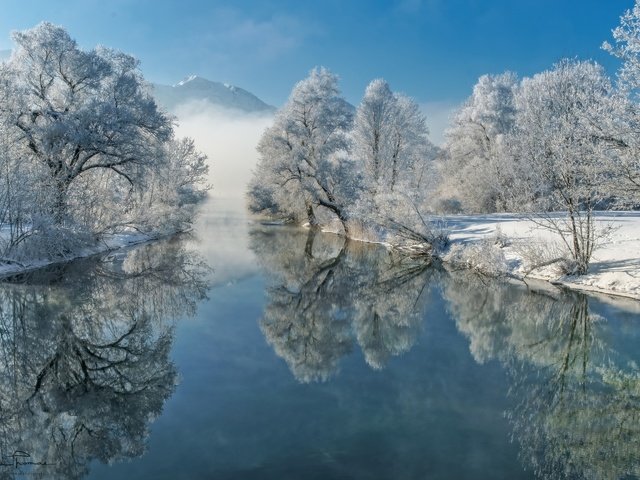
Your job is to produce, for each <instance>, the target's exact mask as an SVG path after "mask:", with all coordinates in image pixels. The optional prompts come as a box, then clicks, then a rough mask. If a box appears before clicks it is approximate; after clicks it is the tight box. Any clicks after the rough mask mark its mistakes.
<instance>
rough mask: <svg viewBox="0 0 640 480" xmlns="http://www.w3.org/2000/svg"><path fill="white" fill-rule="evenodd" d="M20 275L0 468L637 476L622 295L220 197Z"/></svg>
mask: <svg viewBox="0 0 640 480" xmlns="http://www.w3.org/2000/svg"><path fill="white" fill-rule="evenodd" d="M211 269H213V271H211ZM19 280H20V281H19V282H17V283H5V284H2V285H0V322H1V324H0V362H1V363H0V365H1V367H0V381H1V382H2V388H1V389H0V454H1V455H2V461H1V462H0V463H1V465H0V478H33V477H34V476H35V477H38V478H94V479H109V478H119V479H125V478H127V479H138V478H140V479H142V478H144V479H147V478H149V479H183V478H184V479H200V478H203V479H204V478H212V479H245V478H246V479H299V478H304V479H351V478H354V479H423V478H430V479H465V478H468V479H484V478H486V479H501V478H504V479H520V478H590V479H600V478H606V479H614V478H636V477H635V476H637V475H639V474H640V448H639V447H640V418H639V417H640V415H639V413H640V371H639V367H638V363H640V359H639V357H640V350H639V349H638V346H639V345H640V314H639V313H638V307H637V305H633V303H632V302H630V303H629V304H627V305H625V304H615V305H614V304H612V303H611V302H603V301H599V300H597V299H594V298H590V297H585V296H583V295H579V294H575V293H572V294H568V293H562V292H559V291H551V290H547V291H541V290H537V291H527V290H526V289H525V288H523V287H522V286H514V285H507V284H503V283H498V282H495V281H491V280H487V279H483V278H480V277H477V276H474V275H472V274H470V273H468V272H448V271H446V270H444V269H442V268H435V267H432V266H429V265H425V264H423V263H422V262H421V261H419V260H410V259H406V258H400V257H398V256H396V255H393V254H390V253H389V252H387V251H386V250H384V249H381V248H378V247H375V246H370V245H363V244H358V243H357V242H345V241H344V240H343V239H341V238H339V237H336V236H331V235H322V234H317V235H315V236H314V235H311V234H309V233H308V232H305V231H300V230H295V229H290V228H286V227H275V226H272V227H267V226H259V225H253V226H252V225H248V224H247V222H246V219H244V218H243V217H242V215H241V214H239V213H238V212H234V211H230V210H228V209H227V208H225V204H221V202H218V203H217V204H216V205H214V206H213V207H212V208H210V209H208V211H207V213H206V214H205V215H204V216H203V218H202V219H201V221H200V224H199V226H198V229H197V232H196V235H195V238H187V237H184V238H178V239H173V240H171V241H166V242H160V243H157V244H153V245H148V246H145V247H142V248H138V249H135V250H130V251H128V252H119V253H117V254H112V255H109V256H107V257H106V258H103V259H100V260H96V259H94V260H90V261H85V262H78V263H75V264H73V265H69V266H67V267H64V268H59V269H52V270H51V271H49V272H46V273H42V274H38V275H33V276H31V277H29V278H23V279H19Z"/></svg>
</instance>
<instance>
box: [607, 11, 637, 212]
mask: <svg viewBox="0 0 640 480" xmlns="http://www.w3.org/2000/svg"><path fill="white" fill-rule="evenodd" d="M613 39H614V44H613V45H612V44H610V43H609V42H604V44H603V48H604V49H605V50H606V51H608V52H609V53H611V54H612V55H614V56H615V57H618V58H619V59H620V60H622V66H621V67H620V69H619V71H618V86H619V87H620V90H621V93H622V95H621V98H619V101H620V102H621V104H620V105H619V108H618V109H616V110H615V113H614V114H613V115H610V116H609V117H608V118H609V119H610V125H609V127H610V129H609V131H608V132H607V134H605V135H604V137H605V138H606V139H608V140H609V141H610V144H611V146H612V147H613V148H614V149H615V153H616V155H614V156H613V159H614V162H613V165H612V170H613V171H614V172H615V173H617V175H616V178H615V182H614V185H613V187H614V189H615V194H616V195H617V196H618V197H619V198H621V200H623V201H624V202H627V203H628V202H636V203H637V202H640V143H639V142H638V135H637V132H638V131H639V129H640V103H639V101H640V96H639V92H640V3H639V2H638V1H636V3H635V5H634V6H633V8H632V9H630V10H627V11H625V13H624V14H623V15H622V16H621V17H620V25H619V26H618V27H616V28H615V29H614V30H613Z"/></svg>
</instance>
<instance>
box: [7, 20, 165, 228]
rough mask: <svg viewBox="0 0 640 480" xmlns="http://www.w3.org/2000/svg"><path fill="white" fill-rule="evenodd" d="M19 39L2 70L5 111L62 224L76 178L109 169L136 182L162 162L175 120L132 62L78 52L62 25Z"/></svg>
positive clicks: (101, 51)
mask: <svg viewBox="0 0 640 480" xmlns="http://www.w3.org/2000/svg"><path fill="white" fill-rule="evenodd" d="M14 40H15V42H16V49H15V51H14V54H13V56H12V57H11V59H10V60H9V61H8V62H6V63H5V64H3V65H2V68H3V69H6V70H8V72H9V78H10V81H9V82H8V85H6V87H9V88H11V92H10V93H11V98H12V101H10V102H9V103H8V104H7V103H6V104H4V105H3V107H2V109H1V110H0V114H1V115H2V116H3V117H5V118H7V117H8V121H9V122H11V124H13V125H14V126H15V127H16V128H17V129H18V130H20V132H21V133H22V138H21V139H20V141H21V142H22V143H24V144H25V145H26V146H27V147H28V151H29V154H30V156H31V157H32V158H33V159H34V160H35V161H37V162H38V163H40V164H41V165H43V166H44V167H45V168H46V169H47V171H48V174H49V175H48V176H49V179H50V181H49V185H47V187H49V188H51V189H52V193H53V195H54V198H55V200H54V202H53V208H54V212H53V213H54V215H55V217H56V221H57V222H58V223H62V222H63V221H64V220H65V216H66V214H67V207H68V195H69V189H70V186H71V185H72V183H73V182H74V181H75V180H76V179H77V178H79V177H80V176H82V175H88V174H89V173H90V172H92V171H93V170H96V169H105V170H109V171H110V172H111V173H113V174H114V175H117V176H118V177H120V178H122V179H124V180H125V181H126V182H128V183H130V184H135V182H136V181H137V179H138V178H139V176H140V172H141V170H142V169H143V168H144V167H147V166H149V165H152V164H153V163H154V162H155V161H156V160H157V159H156V157H155V155H154V153H155V150H154V147H155V145H156V143H157V142H158V141H160V142H162V141H165V140H168V139H169V138H170V135H171V123H170V120H169V118H168V117H167V116H166V115H164V114H163V113H162V112H160V111H159V110H158V108H157V106H156V104H155V102H154V100H153V99H152V98H151V96H150V95H149V93H148V92H147V90H146V88H145V84H144V81H143V80H142V76H141V74H140V72H139V70H138V61H137V60H135V59H134V58H133V57H130V56H129V55H126V54H123V53H120V52H117V51H114V50H110V49H107V48H103V47H98V48H96V49H93V50H90V51H84V50H81V49H80V48H79V47H78V46H77V44H76V42H75V40H73V39H72V38H71V37H70V36H69V34H68V33H67V32H66V31H65V30H64V29H63V28H62V27H59V26H56V25H52V24H50V23H46V22H45V23H41V24H40V25H38V26H36V27H35V28H33V29H31V30H26V31H24V32H17V33H15V34H14Z"/></svg>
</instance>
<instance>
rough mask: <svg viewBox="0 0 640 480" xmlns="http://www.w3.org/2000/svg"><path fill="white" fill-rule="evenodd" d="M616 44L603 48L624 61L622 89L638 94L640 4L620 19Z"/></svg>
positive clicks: (615, 39) (639, 86)
mask: <svg viewBox="0 0 640 480" xmlns="http://www.w3.org/2000/svg"><path fill="white" fill-rule="evenodd" d="M612 33H613V40H614V43H613V44H611V43H609V42H604V43H603V44H602V48H603V49H604V50H606V51H607V52H609V53H611V54H612V55H614V56H616V57H618V58H619V59H620V60H622V67H621V68H620V70H619V72H618V80H619V85H620V87H621V88H622V89H623V90H625V91H627V92H633V91H635V93H638V92H637V91H638V89H639V88H640V2H638V1H637V0H636V2H635V5H634V6H633V8H632V9H629V10H626V11H625V12H624V14H623V15H622V16H621V17H620V25H619V26H617V27H616V28H615V29H614V30H613V31H612Z"/></svg>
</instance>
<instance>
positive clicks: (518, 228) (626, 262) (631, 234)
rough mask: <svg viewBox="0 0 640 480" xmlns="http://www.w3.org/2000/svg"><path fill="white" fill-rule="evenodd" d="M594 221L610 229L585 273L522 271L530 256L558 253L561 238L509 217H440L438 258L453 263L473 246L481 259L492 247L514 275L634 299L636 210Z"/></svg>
mask: <svg viewBox="0 0 640 480" xmlns="http://www.w3.org/2000/svg"><path fill="white" fill-rule="evenodd" d="M596 218H597V224H598V225H599V226H600V227H608V226H610V227H613V230H612V232H611V233H610V234H609V235H608V237H607V238H606V239H603V241H602V244H601V245H600V247H599V248H598V249H597V250H596V251H595V252H594V254H593V258H592V261H591V265H590V268H589V273H588V274H586V275H582V276H567V275H563V274H562V273H561V272H560V271H559V269H558V265H557V264H555V265H550V266H547V267H544V268H540V269H536V270H533V271H531V272H528V270H529V266H530V265H531V263H532V258H533V257H536V256H537V257H538V258H537V259H538V260H540V256H544V255H542V254H543V253H544V254H546V255H547V256H548V258H553V257H554V254H557V253H558V252H557V250H556V251H554V247H553V246H554V245H560V243H561V240H560V237H559V236H558V235H557V234H555V233H553V232H550V231H548V230H545V229H543V228H542V227H539V226H536V224H535V223H534V222H533V221H532V220H529V219H526V218H524V217H523V216H519V215H513V214H494V215H475V216H457V215H456V216H447V217H444V218H443V219H442V220H443V221H444V223H445V225H446V229H447V230H448V231H449V232H450V239H451V247H450V249H449V251H448V253H447V254H446V255H445V256H444V258H443V260H445V261H448V260H449V261H451V260H454V259H455V257H456V255H458V256H459V254H460V252H464V251H470V250H473V249H474V248H475V249H476V251H479V252H480V253H483V252H484V253H485V256H486V252H487V251H489V252H490V250H489V249H497V250H500V251H501V253H502V254H503V255H504V262H503V269H504V270H506V273H508V274H512V275H514V276H516V277H519V278H522V277H525V276H526V278H535V279H541V280H547V281H551V282H552V283H554V284H559V285H563V286H566V287H569V288H574V289H580V290H587V291H592V292H599V293H608V294H615V295H620V296H626V297H630V298H634V299H638V300H640V212H602V213H598V214H597V215H596ZM505 238H506V241H505ZM496 240H502V241H496ZM505 244H506V246H501V245H505ZM480 245H483V246H484V247H485V250H482V249H479V248H478V247H479V246H480ZM536 252H537V253H538V255H536ZM498 256H499V255H498Z"/></svg>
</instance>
